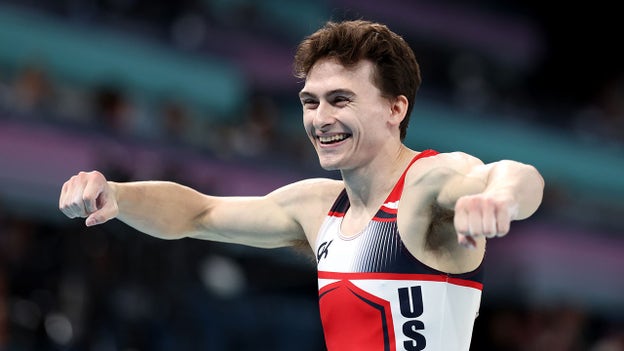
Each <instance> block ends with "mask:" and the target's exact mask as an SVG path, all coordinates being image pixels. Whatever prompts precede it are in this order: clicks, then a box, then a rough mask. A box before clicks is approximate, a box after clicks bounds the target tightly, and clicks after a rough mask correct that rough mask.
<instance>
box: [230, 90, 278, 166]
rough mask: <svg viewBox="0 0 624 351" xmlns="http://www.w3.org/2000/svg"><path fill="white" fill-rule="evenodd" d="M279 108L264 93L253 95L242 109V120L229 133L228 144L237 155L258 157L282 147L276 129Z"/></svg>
mask: <svg viewBox="0 0 624 351" xmlns="http://www.w3.org/2000/svg"><path fill="white" fill-rule="evenodd" d="M278 122H279V109H278V108H277V106H276V104H275V102H274V101H273V100H272V99H271V98H270V97H269V96H266V95H261V94H258V95H255V96H253V97H252V98H251V100H250V102H249V104H248V105H247V106H246V110H245V111H244V117H243V121H242V122H241V123H240V124H237V125H236V126H235V127H234V128H233V129H232V131H231V134H230V140H229V142H230V145H231V147H232V150H233V151H234V152H235V154H237V155H241V156H245V157H260V156H266V155H269V154H273V153H275V152H276V151H277V152H279V151H281V150H283V149H282V145H281V144H280V143H281V138H280V135H279V129H278V125H277V124H278Z"/></svg>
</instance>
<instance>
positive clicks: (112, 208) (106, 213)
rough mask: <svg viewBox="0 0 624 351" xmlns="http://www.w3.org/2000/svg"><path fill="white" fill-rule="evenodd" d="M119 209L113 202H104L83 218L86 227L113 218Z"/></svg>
mask: <svg viewBox="0 0 624 351" xmlns="http://www.w3.org/2000/svg"><path fill="white" fill-rule="evenodd" d="M118 212H119V210H118V209H117V204H116V203H114V202H105V203H104V206H102V208H100V209H98V210H97V211H95V212H93V213H91V214H90V215H89V216H88V217H87V219H86V220H85V225H86V226H87V227H92V226H94V225H98V224H102V223H106V222H108V221H109V220H111V219H113V218H115V217H116V216H117V213H118Z"/></svg>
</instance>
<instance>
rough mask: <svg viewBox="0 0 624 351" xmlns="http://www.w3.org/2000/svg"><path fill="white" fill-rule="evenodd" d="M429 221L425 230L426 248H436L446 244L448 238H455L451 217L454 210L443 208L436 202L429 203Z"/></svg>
mask: <svg viewBox="0 0 624 351" xmlns="http://www.w3.org/2000/svg"><path fill="white" fill-rule="evenodd" d="M430 210H431V223H429V229H428V230H427V239H426V241H425V244H426V245H427V249H428V250H437V249H439V248H440V247H444V246H446V244H447V243H448V241H449V240H457V239H456V233H455V227H454V225H453V217H454V215H455V211H453V210H449V209H447V208H444V207H442V206H440V205H438V204H436V203H434V204H432V205H431V209H430Z"/></svg>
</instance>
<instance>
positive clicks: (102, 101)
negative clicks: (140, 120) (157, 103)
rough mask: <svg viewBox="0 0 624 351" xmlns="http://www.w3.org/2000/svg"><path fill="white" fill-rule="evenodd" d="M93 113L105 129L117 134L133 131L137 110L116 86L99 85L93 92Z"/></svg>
mask: <svg viewBox="0 0 624 351" xmlns="http://www.w3.org/2000/svg"><path fill="white" fill-rule="evenodd" d="M93 108H94V111H93V113H94V115H95V116H96V119H97V121H98V124H99V125H101V126H102V127H104V128H105V130H106V131H108V132H111V133H113V134H117V135H128V134H132V133H133V132H135V130H134V128H135V122H136V120H137V111H136V109H135V106H134V104H133V102H132V101H131V99H130V98H129V97H128V96H127V95H126V94H125V93H124V92H123V91H122V90H121V89H120V88H118V87H115V86H112V85H104V86H100V87H99V88H97V89H96V90H95V91H94V92H93Z"/></svg>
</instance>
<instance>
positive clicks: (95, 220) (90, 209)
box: [59, 171, 119, 227]
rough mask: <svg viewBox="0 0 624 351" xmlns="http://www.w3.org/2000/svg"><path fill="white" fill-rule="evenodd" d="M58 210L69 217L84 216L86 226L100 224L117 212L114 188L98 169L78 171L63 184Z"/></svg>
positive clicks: (114, 215)
mask: <svg viewBox="0 0 624 351" xmlns="http://www.w3.org/2000/svg"><path fill="white" fill-rule="evenodd" d="M59 208H60V210H61V211H62V212H63V213H64V214H65V215H66V216H67V217H69V218H77V217H81V218H85V217H86V221H85V224H86V225H87V226H89V227H90V226H94V225H96V224H102V223H104V222H106V221H108V220H109V219H112V218H115V217H116V216H117V214H118V213H119V208H118V206H117V199H116V198H115V194H114V189H113V188H112V187H111V185H110V184H109V183H108V182H107V181H106V178H104V175H102V173H100V172H98V171H92V172H80V173H78V174H77V175H75V176H73V177H71V178H70V179H69V180H68V181H66V182H65V184H63V189H62V190H61V195H60V198H59Z"/></svg>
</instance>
